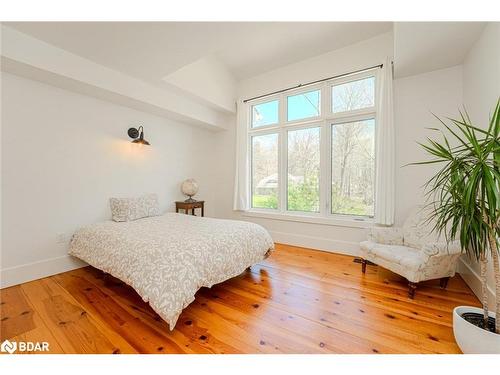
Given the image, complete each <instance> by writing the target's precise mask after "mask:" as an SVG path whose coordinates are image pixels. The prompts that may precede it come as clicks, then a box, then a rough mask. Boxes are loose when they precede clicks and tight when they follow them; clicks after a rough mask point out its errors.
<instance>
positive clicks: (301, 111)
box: [286, 90, 320, 121]
mask: <svg viewBox="0 0 500 375" xmlns="http://www.w3.org/2000/svg"><path fill="white" fill-rule="evenodd" d="M319 108H320V91H319V90H315V91H309V92H304V93H301V94H297V95H292V96H289V97H287V105H286V109H287V119H288V121H295V120H302V119H307V118H311V117H318V116H319V114H320V109H319Z"/></svg>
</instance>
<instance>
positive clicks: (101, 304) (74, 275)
mask: <svg viewBox="0 0 500 375" xmlns="http://www.w3.org/2000/svg"><path fill="white" fill-rule="evenodd" d="M387 275H389V274H388V273H387V272H384V270H383V269H379V268H378V267H376V266H368V267H367V271H366V274H365V275H363V274H362V273H361V265H360V264H358V263H354V262H353V258H352V257H349V256H343V255H337V254H330V253H325V252H320V251H315V250H309V249H303V248H298V247H293V246H285V245H279V244H278V245H277V249H276V251H275V252H274V253H273V254H272V255H271V257H270V258H268V259H267V260H265V261H263V262H261V263H259V264H257V265H255V266H253V267H252V269H251V271H245V272H244V273H243V274H241V275H240V276H238V277H236V278H234V279H231V280H229V281H226V282H224V283H222V284H219V285H216V286H214V287H212V288H211V289H207V288H203V289H201V290H200V291H199V292H198V293H197V295H196V300H195V301H194V302H193V303H192V304H191V305H190V306H188V307H187V308H186V309H185V310H184V312H183V313H182V315H181V316H180V318H179V321H178V323H177V326H176V327H175V329H174V330H173V331H169V329H168V326H167V324H166V323H165V322H164V321H163V320H162V319H161V318H160V317H159V316H158V315H157V314H156V313H155V312H154V311H153V310H152V309H151V308H150V307H149V305H148V304H146V303H144V302H143V301H142V300H141V298H140V297H139V296H138V295H137V294H136V293H135V292H134V290H133V289H132V288H130V287H129V286H127V285H125V284H124V283H122V282H121V281H119V280H117V279H114V278H112V277H109V276H108V277H105V276H104V275H103V273H102V272H100V271H98V270H96V269H94V268H92V267H86V268H82V269H78V270H75V271H70V272H66V273H62V274H59V275H55V276H51V277H47V278H45V279H41V280H36V281H33V282H29V283H25V284H22V285H18V286H14V287H10V288H6V289H3V290H1V293H0V296H1V310H0V316H1V331H0V336H1V337H0V339H1V341H3V340H5V339H10V340H15V341H48V342H49V344H50V352H51V353H459V352H460V350H459V348H458V347H457V345H456V344H455V341H454V338H453V331H452V314H451V313H452V310H453V307H455V306H457V305H463V304H466V305H473V306H479V301H478V300H477V298H476V297H475V296H474V295H473V293H472V292H471V290H470V289H469V288H468V287H467V286H466V284H465V283H464V281H463V280H462V279H461V278H460V276H458V275H457V276H455V277H454V278H452V279H451V280H450V282H449V284H448V288H447V289H446V290H442V289H440V288H439V281H437V280H436V281H433V282H428V283H423V284H422V285H419V289H418V290H417V294H416V296H415V299H414V300H410V299H409V298H408V297H407V284H406V283H405V282H403V281H400V280H395V281H394V280H393V276H392V275H390V277H389V280H387V278H386V277H385V276H387Z"/></svg>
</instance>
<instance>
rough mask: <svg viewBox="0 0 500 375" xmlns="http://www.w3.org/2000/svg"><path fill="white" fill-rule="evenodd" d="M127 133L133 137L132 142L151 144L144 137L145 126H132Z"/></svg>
mask: <svg viewBox="0 0 500 375" xmlns="http://www.w3.org/2000/svg"><path fill="white" fill-rule="evenodd" d="M127 134H128V136H129V137H130V138H133V141H132V143H138V144H140V145H147V146H149V145H150V143H149V142H148V141H146V140H145V139H144V128H143V127H142V125H141V126H139V127H138V128H137V129H136V128H130V129H129V130H128V132H127Z"/></svg>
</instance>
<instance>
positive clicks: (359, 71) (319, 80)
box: [243, 64, 384, 103]
mask: <svg viewBox="0 0 500 375" xmlns="http://www.w3.org/2000/svg"><path fill="white" fill-rule="evenodd" d="M383 66H384V64H379V65H374V66H371V67H369V68H364V69H359V70H355V71H353V72H349V73H343V74H339V75H336V76H332V77H328V78H323V79H318V80H317V81H311V82H307V83H300V84H298V85H297V86H293V87H288V88H286V89H282V90H278V91H273V92H270V93H268V94H264V95H259V96H254V97H253V98H249V99H245V100H243V103H246V102H249V101H252V100H255V99H260V98H265V97H266V96H271V95H274V94H281V93H282V92H285V91H289V90H293V89H298V88H299V87H303V86H309V85H313V84H315V83H319V82H324V81H329V80H331V79H335V78H341V77H345V76H349V75H351V74H356V73H361V72H366V71H368V70H372V69H375V68H382V67H383Z"/></svg>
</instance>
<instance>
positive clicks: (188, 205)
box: [175, 201, 205, 217]
mask: <svg viewBox="0 0 500 375" xmlns="http://www.w3.org/2000/svg"><path fill="white" fill-rule="evenodd" d="M196 208H201V216H202V217H203V216H205V201H196V202H184V201H181V202H179V201H178V202H175V212H177V213H178V212H179V210H184V213H185V214H186V215H189V210H191V215H195V216H196V213H195V209H196Z"/></svg>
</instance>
